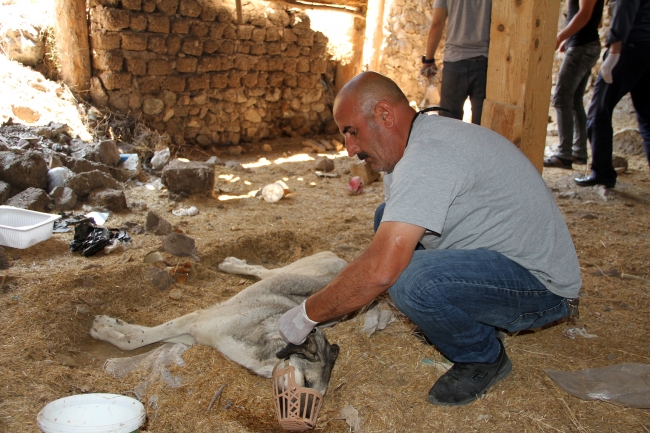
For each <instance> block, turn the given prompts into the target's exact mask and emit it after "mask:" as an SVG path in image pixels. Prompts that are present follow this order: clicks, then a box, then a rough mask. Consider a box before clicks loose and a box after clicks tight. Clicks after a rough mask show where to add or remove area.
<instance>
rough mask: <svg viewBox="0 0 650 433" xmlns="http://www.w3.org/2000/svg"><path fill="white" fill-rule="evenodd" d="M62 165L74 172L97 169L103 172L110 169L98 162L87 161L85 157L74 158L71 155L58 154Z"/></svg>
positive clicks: (107, 171) (108, 171)
mask: <svg viewBox="0 0 650 433" xmlns="http://www.w3.org/2000/svg"><path fill="white" fill-rule="evenodd" d="M60 159H61V162H62V163H63V165H65V166H66V167H68V168H69V169H70V170H72V171H73V172H74V173H75V174H80V173H87V172H89V171H94V170H99V171H101V172H103V173H110V172H111V169H110V168H109V167H108V166H107V165H104V164H102V163H100V162H93V161H88V160H87V159H82V158H75V157H72V156H60Z"/></svg>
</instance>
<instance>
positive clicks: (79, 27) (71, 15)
mask: <svg viewBox="0 0 650 433" xmlns="http://www.w3.org/2000/svg"><path fill="white" fill-rule="evenodd" d="M55 12H56V13H55V15H56V25H55V33H56V48H57V51H58V60H59V64H60V65H61V71H60V72H61V79H62V80H63V82H64V83H65V84H66V85H67V86H68V87H70V89H71V90H72V91H73V92H74V93H76V94H77V95H81V96H82V97H87V95H88V91H89V90H90V76H91V69H90V68H91V66H90V46H89V42H88V20H87V18H86V0H56V3H55Z"/></svg>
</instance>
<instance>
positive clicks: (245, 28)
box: [89, 0, 333, 146]
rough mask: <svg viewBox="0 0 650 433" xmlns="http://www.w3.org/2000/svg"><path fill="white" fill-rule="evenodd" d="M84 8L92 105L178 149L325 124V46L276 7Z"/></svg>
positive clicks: (165, 4)
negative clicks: (239, 12)
mask: <svg viewBox="0 0 650 433" xmlns="http://www.w3.org/2000/svg"><path fill="white" fill-rule="evenodd" d="M243 3H244V14H243V23H242V24H239V23H238V22H237V17H236V11H235V9H234V3H233V4H227V3H226V2H224V3H223V4H222V3H221V2H216V3H215V2H214V1H207V0H206V1H196V0H90V2H89V11H90V40H91V55H92V61H93V78H92V83H91V97H92V100H93V103H94V104H96V105H98V106H103V107H108V108H110V109H111V110H114V111H116V112H119V113H123V114H128V115H129V116H131V117H134V118H137V119H140V120H142V121H144V122H145V123H147V124H148V125H149V126H151V127H153V128H155V129H156V130H157V131H159V132H161V133H163V132H166V133H168V134H169V136H170V137H171V138H172V140H173V141H174V142H175V143H177V144H183V143H185V142H196V143H199V144H200V145H202V146H210V145H212V144H215V145H227V144H237V143H239V142H240V141H257V140H260V139H263V138H273V137H277V136H280V135H283V134H284V135H301V136H304V135H307V134H310V133H318V132H321V131H322V130H323V129H324V128H325V126H326V125H327V124H328V123H330V122H332V121H333V120H332V113H331V100H332V95H331V90H328V89H331V86H328V85H326V84H325V83H326V81H327V80H326V78H325V77H324V74H325V73H326V71H327V68H328V54H327V52H326V45H327V38H326V37H325V36H324V35H323V34H322V33H320V32H315V31H313V30H312V29H311V28H310V22H309V17H308V16H307V15H305V14H303V13H299V12H295V11H287V10H286V8H285V7H284V6H281V4H273V3H270V5H271V7H268V8H267V7H266V6H265V5H267V4H269V3H266V2H264V4H262V3H261V2H259V3H258V2H250V1H249V2H246V1H244V2H243Z"/></svg>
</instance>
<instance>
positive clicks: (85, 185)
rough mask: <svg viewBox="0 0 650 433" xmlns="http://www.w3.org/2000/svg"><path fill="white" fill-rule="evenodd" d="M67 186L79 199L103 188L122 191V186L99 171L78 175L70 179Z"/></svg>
mask: <svg viewBox="0 0 650 433" xmlns="http://www.w3.org/2000/svg"><path fill="white" fill-rule="evenodd" d="M66 186H67V187H68V188H70V189H71V190H73V191H74V192H75V194H77V196H78V197H85V196H87V195H88V194H90V193H91V192H92V191H94V190H96V189H101V188H111V189H121V185H120V184H119V183H118V182H117V181H116V180H115V179H113V178H112V177H111V176H109V175H108V174H106V173H102V172H101V171H99V170H93V171H88V172H85V173H79V174H76V175H74V176H72V177H71V178H70V179H68V182H67V183H66Z"/></svg>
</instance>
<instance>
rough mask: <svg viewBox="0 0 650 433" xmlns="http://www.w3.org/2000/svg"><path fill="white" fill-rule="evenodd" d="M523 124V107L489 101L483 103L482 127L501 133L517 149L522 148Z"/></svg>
mask: <svg viewBox="0 0 650 433" xmlns="http://www.w3.org/2000/svg"><path fill="white" fill-rule="evenodd" d="M523 124H524V109H523V108H522V107H518V106H516V105H511V104H503V103H501V102H495V101H491V100H489V99H486V100H485V101H484V102H483V114H482V115H481V125H483V126H485V127H486V128H489V129H491V130H493V131H497V132H499V134H501V135H503V136H504V137H506V138H507V139H508V140H510V141H512V142H513V143H514V144H515V145H516V146H517V147H520V146H521V135H522V129H523Z"/></svg>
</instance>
